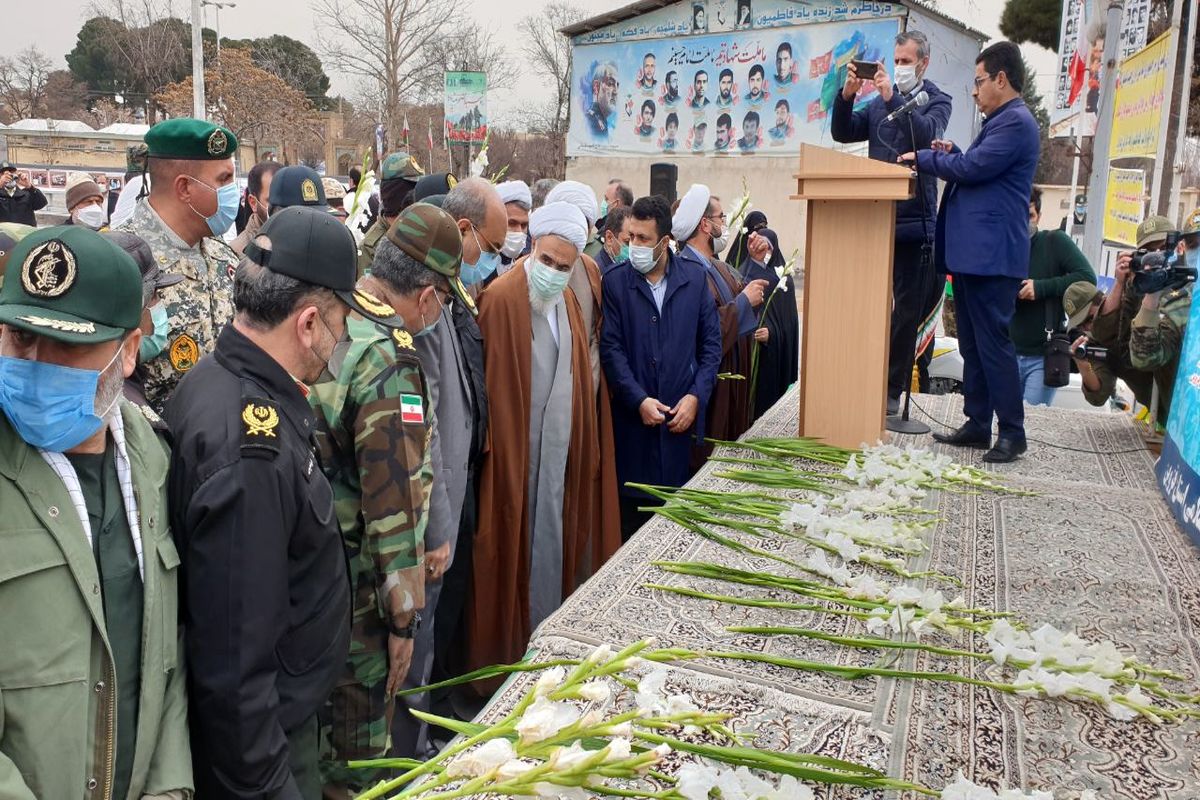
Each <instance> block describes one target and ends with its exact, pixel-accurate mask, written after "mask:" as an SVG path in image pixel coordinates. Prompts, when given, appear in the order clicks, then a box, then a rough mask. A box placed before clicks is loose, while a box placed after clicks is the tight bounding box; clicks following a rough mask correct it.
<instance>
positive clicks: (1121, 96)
mask: <svg viewBox="0 0 1200 800" xmlns="http://www.w3.org/2000/svg"><path fill="white" fill-rule="evenodd" d="M1170 54H1171V32H1170V31H1167V32H1166V33H1164V34H1163V35H1162V36H1159V37H1158V38H1157V39H1155V40H1154V41H1153V42H1151V43H1150V44H1148V45H1146V46H1145V47H1144V48H1143V49H1142V50H1140V51H1138V52H1137V53H1134V54H1133V55H1132V56H1130V57H1129V58H1127V59H1125V60H1124V61H1122V62H1121V69H1120V74H1119V75H1118V76H1117V92H1116V95H1115V96H1114V97H1113V131H1112V145H1111V147H1110V148H1109V151H1108V157H1109V159H1114V158H1154V157H1155V155H1156V154H1157V153H1158V133H1159V130H1161V128H1162V115H1163V109H1164V108H1165V107H1166V104H1167V97H1166V86H1167V61H1168V60H1169V58H1170Z"/></svg>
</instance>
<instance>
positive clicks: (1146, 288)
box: [1129, 231, 1196, 294]
mask: <svg viewBox="0 0 1200 800" xmlns="http://www.w3.org/2000/svg"><path fill="white" fill-rule="evenodd" d="M1179 239H1180V234H1179V232H1178V231H1172V232H1171V233H1169V234H1167V241H1166V246H1165V247H1164V248H1163V249H1162V250H1159V251H1156V252H1151V251H1149V250H1147V249H1146V248H1144V247H1143V248H1141V249H1140V250H1137V251H1135V252H1134V254H1133V258H1132V260H1130V262H1129V271H1130V272H1131V273H1132V274H1133V290H1134V291H1135V292H1137V293H1138V294H1154V293H1155V292H1162V291H1166V290H1168V289H1182V288H1183V287H1184V286H1187V285H1188V284H1189V283H1194V282H1195V280H1196V270H1194V269H1192V268H1191V267H1188V266H1187V265H1186V264H1185V263H1184V261H1183V259H1182V258H1180V257H1179V255H1178V254H1176V252H1175V248H1176V247H1177V246H1178V245H1179Z"/></svg>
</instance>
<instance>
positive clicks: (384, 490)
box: [309, 313, 433, 683]
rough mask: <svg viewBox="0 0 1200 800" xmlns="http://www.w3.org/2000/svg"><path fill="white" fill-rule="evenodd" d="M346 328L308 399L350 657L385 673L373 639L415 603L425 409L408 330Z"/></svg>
mask: <svg viewBox="0 0 1200 800" xmlns="http://www.w3.org/2000/svg"><path fill="white" fill-rule="evenodd" d="M346 327H347V331H348V334H349V338H350V341H349V346H348V347H346V348H345V351H344V352H340V351H335V353H334V357H333V359H332V360H331V362H330V365H329V367H330V371H331V372H332V373H333V374H336V375H337V376H338V377H337V378H336V379H331V380H326V381H322V382H319V383H317V384H316V385H315V386H313V387H312V391H311V392H310V394H309V402H310V403H311V404H312V406H313V409H314V410H315V411H316V414H317V419H318V423H317V441H318V444H319V445H320V449H321V462H322V465H323V468H324V470H325V474H326V476H327V477H328V478H329V483H330V485H331V486H332V487H333V497H334V509H335V511H336V513H337V517H338V522H339V523H340V524H341V527H342V535H343V537H344V539H345V543H346V551H347V556H348V558H349V561H350V572H351V578H352V584H351V585H352V587H353V600H352V602H353V626H352V627H353V634H352V639H351V643H350V661H351V663H352V664H353V665H355V672H356V673H357V675H356V677H357V678H358V679H359V680H360V681H362V682H364V683H371V682H373V681H376V680H381V679H382V678H383V676H384V675H386V672H387V662H386V658H382V656H383V655H384V653H383V651H382V650H381V649H380V648H379V647H378V644H377V642H378V641H381V640H383V639H386V636H387V633H386V632H387V627H386V626H387V623H388V621H389V619H390V621H391V622H392V623H393V624H394V625H396V626H403V625H406V624H408V622H409V621H410V620H411V618H412V614H413V612H414V611H419V610H420V609H422V608H423V607H424V605H425V577H424V574H423V572H422V564H423V559H424V554H425V525H426V522H427V520H428V515H429V491H430V487H431V486H432V484H433V467H432V463H431V461H430V452H429V439H430V435H431V433H432V424H433V411H432V407H431V405H430V402H429V393H428V390H427V388H426V385H425V375H424V372H422V370H421V361H420V359H419V358H418V357H417V352H416V350H414V349H413V346H412V336H411V335H410V334H409V333H407V332H405V331H402V330H396V331H391V332H390V334H389V332H388V331H387V330H385V329H384V328H381V327H380V326H378V325H376V324H374V323H373V322H370V321H368V320H366V319H364V318H363V317H361V316H359V315H358V314H356V313H352V314H351V315H350V316H349V317H347V318H346ZM374 654H377V655H379V656H380V657H381V658H379V659H373V658H370V656H372V655H374ZM379 670H382V672H381V673H379V674H375V673H377V672H379ZM368 673H370V674H368Z"/></svg>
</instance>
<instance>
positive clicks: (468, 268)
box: [458, 225, 500, 286]
mask: <svg viewBox="0 0 1200 800" xmlns="http://www.w3.org/2000/svg"><path fill="white" fill-rule="evenodd" d="M471 233H472V234H473V235H474V236H475V246H476V247H478V248H479V258H478V260H476V262H475V263H474V264H468V263H467V262H466V261H464V262H463V263H462V269H461V270H460V271H459V273H458V279H459V280H461V281H462V282H463V284H464V285H466V286H470V285H472V284H475V283H479V282H480V281H486V280H487V279H488V278H490V277H491V275H492V273H493V272H495V271H496V267H498V266H500V254H499V253H489V252H487V251H486V250H484V249H483V244H482V243H481V242H480V241H479V231H477V230H475V226H474V225H472V226H471Z"/></svg>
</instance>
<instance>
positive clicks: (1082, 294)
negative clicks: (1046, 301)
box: [1063, 281, 1104, 330]
mask: <svg viewBox="0 0 1200 800" xmlns="http://www.w3.org/2000/svg"><path fill="white" fill-rule="evenodd" d="M1103 296H1104V292H1102V291H1100V290H1099V289H1098V288H1096V284H1094V283H1089V282H1087V281H1076V282H1075V283H1072V284H1071V285H1070V286H1068V287H1067V291H1066V292H1064V293H1063V311H1064V312H1065V313H1066V315H1067V329H1068V330H1071V329H1073V328H1078V327H1079V326H1080V325H1082V324H1083V323H1084V322H1085V321H1086V320H1087V317H1088V313H1090V312H1091V309H1092V301H1094V300H1095V299H1096V298H1097V297H1103Z"/></svg>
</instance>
